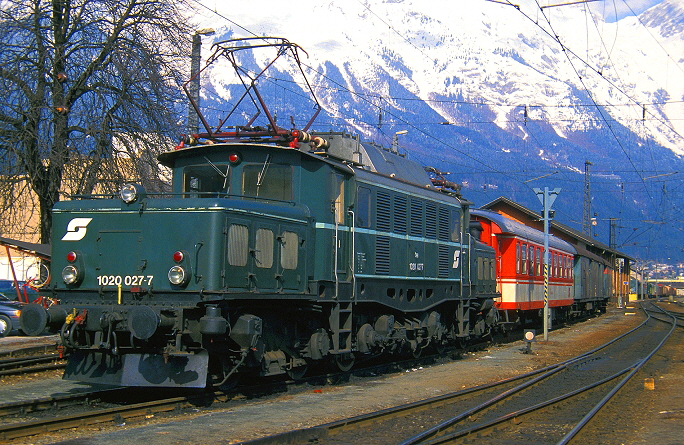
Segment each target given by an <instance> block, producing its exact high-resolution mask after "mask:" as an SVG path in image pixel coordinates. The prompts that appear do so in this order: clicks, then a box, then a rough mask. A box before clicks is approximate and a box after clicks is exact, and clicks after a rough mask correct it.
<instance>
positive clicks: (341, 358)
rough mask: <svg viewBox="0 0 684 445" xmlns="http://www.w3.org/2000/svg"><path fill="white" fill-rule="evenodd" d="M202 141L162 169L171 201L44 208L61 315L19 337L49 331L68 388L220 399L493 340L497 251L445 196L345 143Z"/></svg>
mask: <svg viewBox="0 0 684 445" xmlns="http://www.w3.org/2000/svg"><path fill="white" fill-rule="evenodd" d="M206 128H207V130H208V133H207V134H205V135H203V136H202V135H200V137H192V138H188V139H187V143H184V144H182V145H181V146H179V147H177V149H175V150H172V151H168V152H165V153H163V154H161V155H160V156H159V161H160V162H161V164H163V165H164V166H166V167H168V168H170V169H171V171H172V173H173V184H172V187H173V191H172V193H167V194H164V195H152V194H147V193H146V192H145V190H144V189H143V187H141V186H140V185H136V184H126V185H124V186H123V187H122V188H121V192H120V196H118V197H106V198H102V197H83V198H81V199H74V200H71V201H64V202H59V203H58V204H57V205H56V206H55V208H54V212H53V238H52V239H53V247H52V273H53V276H54V277H56V278H54V279H53V280H52V283H51V284H50V287H49V289H47V292H49V294H50V296H51V297H54V298H57V299H59V300H60V302H61V304H59V305H56V306H52V307H50V308H49V309H48V310H45V309H43V308H42V307H41V306H38V305H31V306H28V307H27V308H26V309H24V311H22V329H23V330H24V331H26V332H27V333H29V334H30V333H35V332H40V331H42V330H43V329H44V328H45V326H46V325H49V326H52V327H53V328H56V329H59V330H60V331H61V337H62V342H63V345H64V346H65V347H66V348H67V349H68V351H69V359H68V360H69V361H68V365H67V368H66V371H65V378H68V379H76V380H83V381H89V382H99V383H110V384H116V385H124V386H170V387H204V386H205V385H208V384H210V385H218V386H221V385H227V384H230V383H232V382H233V381H234V380H235V379H236V378H238V377H239V376H240V375H245V374H250V375H260V376H271V375H277V374H285V373H288V374H290V376H291V377H298V376H301V375H303V373H304V372H305V371H306V370H307V368H308V367H309V366H311V365H315V364H326V365H328V364H329V365H332V366H335V367H336V368H338V369H341V370H348V369H350V368H351V367H352V366H353V365H354V362H355V360H356V359H357V358H358V357H359V356H372V355H379V354H388V355H391V354H394V355H396V356H399V355H401V354H412V355H414V356H418V355H420V354H421V353H422V352H423V351H424V350H425V349H426V348H434V349H436V350H440V349H442V348H444V347H445V346H447V345H452V344H453V345H458V344H464V343H466V342H467V341H469V340H471V339H474V338H479V337H484V336H487V335H488V334H489V333H490V332H491V330H492V327H493V326H494V325H495V323H496V311H495V310H493V306H494V304H493V303H494V299H495V298H496V297H497V295H498V294H497V292H496V280H495V265H494V261H495V259H494V250H493V249H492V248H491V247H489V246H486V245H484V244H482V243H480V242H479V241H477V240H476V239H475V238H474V237H472V236H471V235H470V233H469V221H470V215H469V202H468V201H466V200H464V199H463V198H462V197H461V196H460V195H459V194H458V193H457V192H456V191H455V190H453V188H449V187H448V184H447V183H445V182H444V181H441V180H439V179H437V180H435V178H434V177H431V175H430V174H429V173H428V172H427V171H426V170H425V169H424V168H423V167H421V166H420V165H418V164H417V163H415V162H413V161H412V160H409V159H407V158H406V157H405V156H402V155H400V154H399V153H397V152H396V150H393V149H384V148H381V147H379V146H376V145H374V144H371V143H365V142H362V141H361V140H360V139H359V138H358V137H352V136H350V135H348V134H343V133H326V134H323V133H317V134H315V135H314V134H308V133H307V132H306V131H302V130H297V129H291V130H285V129H282V128H280V127H278V126H277V125H276V124H275V121H274V120H271V123H270V124H269V125H268V126H267V127H265V128H256V127H249V126H245V127H239V128H238V127H235V129H234V130H233V131H231V132H222V133H221V134H218V133H217V132H215V131H214V132H213V133H212V132H210V131H209V130H210V129H209V127H208V126H206ZM305 130H306V128H305ZM195 136H197V135H195ZM433 173H434V171H433Z"/></svg>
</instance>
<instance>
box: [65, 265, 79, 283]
mask: <svg viewBox="0 0 684 445" xmlns="http://www.w3.org/2000/svg"><path fill="white" fill-rule="evenodd" d="M78 278H79V276H78V269H76V268H75V267H74V266H67V267H65V268H64V269H62V280H64V282H65V283H66V284H74V283H76V282H77V281H78Z"/></svg>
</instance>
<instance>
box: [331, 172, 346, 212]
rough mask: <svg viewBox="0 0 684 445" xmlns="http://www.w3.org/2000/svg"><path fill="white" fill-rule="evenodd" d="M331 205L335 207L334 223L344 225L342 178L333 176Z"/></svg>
mask: <svg viewBox="0 0 684 445" xmlns="http://www.w3.org/2000/svg"><path fill="white" fill-rule="evenodd" d="M333 198H334V200H333V203H334V205H335V221H336V222H337V223H338V224H344V213H345V211H344V210H345V209H344V177H342V175H335V176H334V180H333Z"/></svg>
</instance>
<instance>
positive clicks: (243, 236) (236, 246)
mask: <svg viewBox="0 0 684 445" xmlns="http://www.w3.org/2000/svg"><path fill="white" fill-rule="evenodd" d="M248 244H249V230H248V229H247V226H243V225H242V224H233V225H231V226H230V228H229V229H228V264H230V265H231V266H246V265H247V257H248V255H249V245H248Z"/></svg>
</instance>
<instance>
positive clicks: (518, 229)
mask: <svg viewBox="0 0 684 445" xmlns="http://www.w3.org/2000/svg"><path fill="white" fill-rule="evenodd" d="M470 215H471V224H472V225H473V226H474V227H472V228H471V230H475V231H476V232H477V231H479V232H480V233H479V238H480V241H482V242H483V243H485V244H488V245H490V246H492V247H493V248H494V249H495V250H496V259H497V261H496V275H497V286H498V290H499V292H501V298H500V299H499V301H497V302H496V303H495V305H496V307H497V309H499V310H500V311H505V314H506V315H505V316H506V318H508V321H516V320H518V319H519V318H522V321H525V320H530V319H537V318H541V315H542V311H543V309H544V233H543V232H541V231H539V230H536V229H533V228H531V227H528V226H526V225H524V224H521V223H519V222H517V221H515V220H512V219H510V218H507V217H505V216H503V215H501V214H499V213H496V212H491V211H487V210H471V212H470ZM575 254H576V250H575V248H574V247H573V246H572V245H571V244H570V243H567V242H565V241H563V240H561V239H559V238H557V237H555V236H553V235H549V294H548V296H549V308H550V310H551V318H552V319H560V318H565V316H566V315H567V314H568V313H569V312H570V309H571V307H572V305H573V303H574V299H573V294H574V293H573V257H574V255H575ZM502 315H503V314H502Z"/></svg>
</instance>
